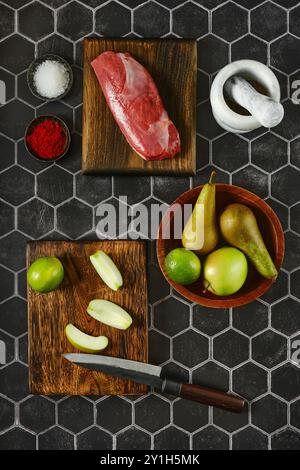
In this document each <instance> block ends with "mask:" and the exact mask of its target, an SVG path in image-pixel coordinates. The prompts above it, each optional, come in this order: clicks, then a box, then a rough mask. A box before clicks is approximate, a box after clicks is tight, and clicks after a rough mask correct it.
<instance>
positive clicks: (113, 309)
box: [87, 299, 132, 330]
mask: <svg viewBox="0 0 300 470" xmlns="http://www.w3.org/2000/svg"><path fill="white" fill-rule="evenodd" d="M87 313H88V314H89V315H91V317H93V318H95V320H98V321H100V322H101V323H105V325H109V326H113V327H114V328H118V329H119V330H127V328H129V327H130V325H131V323H132V318H131V316H130V315H129V313H127V312H126V310H124V309H123V308H122V307H120V306H119V305H117V304H114V303H113V302H109V301H108V300H103V299H95V300H91V302H90V303H89V305H88V308H87Z"/></svg>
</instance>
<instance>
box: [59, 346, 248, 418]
mask: <svg viewBox="0 0 300 470" xmlns="http://www.w3.org/2000/svg"><path fill="white" fill-rule="evenodd" d="M63 357H64V358H65V359H67V360H68V361H70V362H72V363H73V364H76V365H78V366H81V367H85V368H86V369H91V370H96V371H98V372H104V373H105V374H109V375H114V376H117V377H121V378H122V379H127V380H133V381H135V382H138V383H144V384H147V385H150V386H153V387H154V388H155V389H157V390H159V391H160V392H162V393H166V394H169V395H174V396H178V397H181V398H186V399H188V400H193V401H197V402H199V403H203V404H205V405H211V406H216V407H218V408H222V409H225V410H228V411H234V412H236V413H240V412H241V411H242V410H243V408H244V406H245V400H243V399H242V398H240V397H238V396H235V395H231V394H229V393H225V392H222V391H219V390H215V389H213V388H208V387H202V386H201V385H194V384H188V383H184V384H183V383H179V382H176V381H173V380H170V379H168V378H166V377H164V376H163V372H162V368H161V367H160V366H154V365H152V364H146V363H144V362H138V361H131V360H129V359H121V358H118V357H110V356H102V355H100V354H99V355H98V354H80V353H68V354H64V355H63Z"/></svg>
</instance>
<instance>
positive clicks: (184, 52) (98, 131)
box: [82, 38, 197, 175]
mask: <svg viewBox="0 0 300 470" xmlns="http://www.w3.org/2000/svg"><path fill="white" fill-rule="evenodd" d="M108 50H111V51H116V52H130V53H131V54H132V56H133V57H134V58H135V59H137V60H138V61H139V62H141V64H143V65H144V66H145V67H146V68H147V70H148V71H149V72H150V74H151V75H152V77H153V79H154V81H155V83H156V85H157V87H158V90H159V93H160V95H161V97H162V100H163V103H164V105H165V107H166V109H167V111H168V113H169V116H170V118H171V119H172V120H173V121H174V123H175V125H176V127H177V128H178V131H179V134H180V138H181V147H182V150H181V152H180V153H179V154H178V155H176V156H175V157H174V158H171V159H165V160H161V161H155V162H148V161H145V160H143V159H142V158H141V157H140V156H139V155H138V154H136V153H135V152H134V150H133V149H132V148H131V147H130V146H129V145H128V143H127V142H126V140H125V137H124V136H123V134H122V133H121V131H120V129H119V127H118V125H117V124H116V122H115V120H114V117H113V116H112V114H111V112H110V110H109V108H108V106H107V104H106V101H105V98H104V95H103V93H102V91H101V88H100V85H99V83H98V80H97V78H96V75H95V73H94V71H93V69H92V66H91V61H92V60H93V59H95V58H96V57H97V56H98V55H99V54H101V53H102V52H104V51H108ZM196 80H197V46H196V41H193V40H183V39H148V40H145V39H106V38H85V39H84V46H83V131H82V132H83V134H82V171H83V173H85V174H95V173H108V174H112V173H113V174H118V173H121V174H126V173H127V174H137V173H138V174H143V175H153V174H157V175H159V174H167V175H194V174H195V172H196Z"/></svg>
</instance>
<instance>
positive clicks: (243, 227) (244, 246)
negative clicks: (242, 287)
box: [220, 203, 278, 279]
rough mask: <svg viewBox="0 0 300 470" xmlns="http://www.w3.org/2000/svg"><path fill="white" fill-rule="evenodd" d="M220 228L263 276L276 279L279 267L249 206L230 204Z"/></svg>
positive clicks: (222, 216) (224, 212)
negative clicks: (276, 266) (274, 261)
mask: <svg viewBox="0 0 300 470" xmlns="http://www.w3.org/2000/svg"><path fill="white" fill-rule="evenodd" d="M220 229H221V233H222V235H223V237H224V238H225V240H226V241H227V242H228V243H229V244H230V245H232V246H235V247H236V248H239V249H240V250H242V251H243V252H244V253H245V254H246V255H247V256H248V258H249V260H250V261H251V262H252V264H253V265H254V267H255V268H256V270H257V271H258V272H259V273H260V274H261V275H262V276H263V277H265V278H267V279H276V277H277V274H278V273H277V269H276V268H275V266H274V263H273V261H272V258H271V256H270V255H269V252H268V250H267V248H266V245H265V243H264V240H263V237H262V235H261V233H260V230H259V228H258V225H257V221H256V218H255V215H254V214H253V212H252V210H251V209H249V207H247V206H245V205H244V204H237V203H235V204H229V206H227V207H226V208H225V210H224V211H223V213H222V214H221V217H220Z"/></svg>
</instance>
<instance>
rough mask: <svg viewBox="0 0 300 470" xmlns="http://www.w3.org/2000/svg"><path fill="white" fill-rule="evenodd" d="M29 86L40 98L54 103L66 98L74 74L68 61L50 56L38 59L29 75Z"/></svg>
mask: <svg viewBox="0 0 300 470" xmlns="http://www.w3.org/2000/svg"><path fill="white" fill-rule="evenodd" d="M27 81H28V86H29V88H30V90H31V92H32V93H33V94H34V95H35V96H37V97H38V98H41V99H44V100H48V101H53V100H58V99H61V98H62V97H64V96H65V95H66V94H67V93H68V92H69V90H70V89H71V86H72V83H73V72H72V69H71V67H70V65H69V64H68V62H67V61H65V60H64V59H62V58H61V57H59V56H56V55H53V54H48V55H45V56H42V57H39V58H38V59H36V60H35V61H34V62H32V64H31V65H30V67H29V69H28V73H27Z"/></svg>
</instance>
